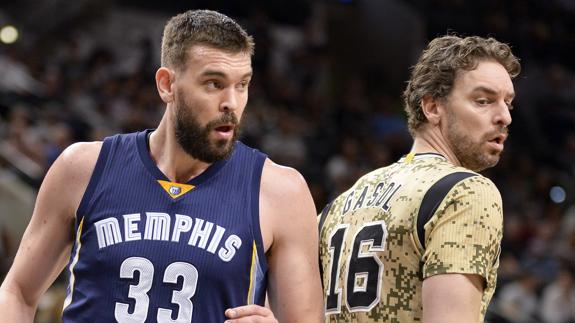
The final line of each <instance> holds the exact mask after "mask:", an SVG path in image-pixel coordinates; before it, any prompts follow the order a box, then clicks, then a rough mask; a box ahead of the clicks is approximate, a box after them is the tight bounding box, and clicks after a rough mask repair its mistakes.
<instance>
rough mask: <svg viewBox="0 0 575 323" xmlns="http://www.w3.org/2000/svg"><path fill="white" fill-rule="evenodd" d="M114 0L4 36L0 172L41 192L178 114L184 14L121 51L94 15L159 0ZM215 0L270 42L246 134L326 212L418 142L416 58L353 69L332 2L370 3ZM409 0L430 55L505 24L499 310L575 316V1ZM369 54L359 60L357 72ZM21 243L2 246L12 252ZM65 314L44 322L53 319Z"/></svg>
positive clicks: (262, 43) (259, 62)
mask: <svg viewBox="0 0 575 323" xmlns="http://www.w3.org/2000/svg"><path fill="white" fill-rule="evenodd" d="M85 2H87V1H85ZM399 2H401V1H399ZM105 3H107V5H106V7H105V9H107V11H106V10H104V11H101V12H100V13H98V14H91V15H90V14H89V13H86V12H81V13H82V15H81V19H80V18H78V17H76V18H75V19H68V20H64V21H62V22H61V24H60V25H58V26H56V27H54V28H53V29H51V30H50V31H49V32H46V31H43V30H27V32H29V33H31V34H33V37H34V41H33V42H29V43H24V44H20V45H19V44H18V43H17V44H15V45H0V169H1V170H2V171H3V172H10V173H13V174H16V175H17V176H18V177H19V178H20V179H21V180H22V181H24V182H25V183H27V185H28V186H30V187H32V188H34V189H37V188H38V185H39V183H40V182H41V180H42V178H43V176H44V174H45V172H46V170H47V169H48V167H49V166H50V164H51V163H52V162H53V161H54V160H55V159H56V158H57V157H58V155H59V154H60V153H61V152H62V151H63V149H65V148H66V147H67V146H68V145H70V144H71V143H73V142H76V141H90V140H101V139H102V138H103V137H105V136H107V135H111V134H114V133H117V132H131V131H137V130H141V129H146V128H153V127H154V126H155V125H156V124H157V123H158V121H159V117H160V116H161V114H162V113H163V109H164V107H163V104H162V102H161V101H160V99H159V97H158V95H157V91H156V88H155V83H154V73H155V69H156V68H157V67H158V65H159V59H158V54H159V48H158V42H159V39H160V38H161V30H162V28H163V25H162V24H163V22H165V20H166V18H167V17H169V16H171V15H173V14H174V13H175V11H174V12H169V11H165V12H163V13H162V14H158V17H157V19H155V20H154V21H157V24H158V25H157V26H156V27H155V28H153V29H151V30H156V31H157V30H159V32H158V33H152V34H149V35H144V36H141V35H140V36H139V37H137V38H135V39H123V38H122V37H123V35H130V33H129V32H128V31H125V30H123V31H118V33H120V34H123V35H119V36H118V35H117V38H118V39H119V41H121V42H126V43H125V44H123V46H124V47H126V45H128V47H130V50H129V51H128V52H127V53H129V56H121V55H120V54H119V52H118V47H121V46H122V44H115V43H114V44H110V42H106V41H98V39H100V38H99V36H102V35H101V30H102V29H104V28H95V26H98V24H102V23H103V21H105V19H107V18H106V13H107V12H108V13H109V12H111V11H118V10H125V11H128V12H129V14H130V15H137V14H141V15H143V16H146V17H149V16H150V11H152V10H151V9H148V11H146V10H145V9H139V10H134V9H133V7H129V6H127V7H121V6H119V5H118V6H115V5H114V6H112V5H110V4H109V3H110V1H108V2H105ZM127 3H130V1H127ZM199 3H202V2H201V1H199ZM215 3H217V4H218V6H216V8H214V9H219V10H222V11H223V12H224V13H226V14H229V15H231V16H233V17H235V18H237V19H238V20H239V21H240V23H241V24H242V25H244V26H245V27H247V29H248V31H249V32H250V33H251V34H252V35H253V36H254V38H255V41H256V54H255V57H254V61H253V66H254V77H253V83H252V85H251V87H250V101H249V103H248V108H247V112H246V117H245V120H244V125H243V130H242V131H243V132H242V133H243V135H242V138H243V139H242V140H243V141H244V142H246V143H247V144H248V145H251V146H254V147H257V148H259V149H261V150H263V151H264V152H265V153H267V154H268V155H269V156H270V158H272V159H273V160H274V161H276V162H278V163H281V164H285V165H289V166H292V167H295V168H297V169H298V170H299V171H300V172H302V174H303V175H304V177H305V178H306V180H307V181H308V184H309V186H310V188H311V190H312V194H313V196H314V199H315V202H316V206H317V208H318V210H321V208H323V206H324V205H325V204H326V202H328V201H329V200H330V199H331V198H333V197H335V196H336V195H337V194H339V193H341V192H342V191H343V190H344V189H346V188H347V187H349V186H350V185H351V184H352V183H353V182H354V181H355V180H356V179H357V178H358V177H359V176H361V175H363V174H365V173H366V172H367V171H369V170H371V169H374V168H377V167H381V166H385V165H387V164H390V163H392V162H393V161H395V160H396V159H398V158H399V157H400V156H401V155H402V154H404V153H406V152H407V151H408V150H409V149H410V145H411V138H410V136H409V133H408V132H407V128H406V125H405V116H404V113H403V108H402V104H403V103H402V98H401V91H402V89H403V87H404V85H405V83H404V82H405V81H406V80H407V77H408V72H409V71H408V70H406V71H405V72H404V74H403V75H402V77H403V79H401V80H399V81H396V80H389V79H386V78H385V77H374V76H373V71H370V70H369V69H358V70H357V71H356V72H353V73H346V74H342V73H338V69H341V68H344V66H342V61H341V57H337V53H336V52H335V51H334V50H333V46H332V45H331V42H332V41H334V40H333V39H332V38H331V37H333V33H332V32H330V28H332V23H333V21H337V20H338V19H339V18H340V17H337V16H336V17H334V16H333V15H338V14H341V13H342V12H346V11H354V10H357V11H358V10H359V8H361V6H367V5H368V4H369V3H370V1H367V0H364V1H359V0H357V1H339V2H335V1H333V3H332V1H316V2H307V1H284V2H282V3H283V4H286V5H287V4H289V5H288V8H286V9H285V10H278V9H277V8H275V7H273V6H271V5H267V4H266V2H265V1H246V3H247V5H246V6H245V7H241V6H240V5H238V4H233V5H227V6H226V5H224V4H222V3H223V2H218V1H216V2H215ZM401 5H402V6H404V7H405V8H407V10H409V11H410V12H411V13H412V14H413V15H414V16H415V17H417V18H418V19H419V20H420V21H421V27H422V34H423V37H422V42H421V43H418V44H413V48H414V49H413V50H414V51H415V52H416V53H417V52H418V51H419V50H420V49H421V48H422V47H423V46H424V45H425V42H426V41H427V40H429V39H431V38H433V37H435V36H438V35H443V34H445V33H447V32H455V33H457V34H461V35H472V34H477V35H482V36H494V37H496V38H498V39H499V40H502V41H506V42H508V43H509V44H511V46H512V47H513V49H514V51H515V53H516V55H517V56H519V57H520V58H521V60H522V65H523V73H522V74H521V75H520V76H519V78H518V79H517V80H516V81H515V90H516V93H517V97H516V100H515V103H514V106H515V109H514V111H513V112H512V116H513V118H514V120H513V124H512V125H511V128H510V133H511V136H510V139H509V140H508V144H507V145H506V149H507V151H506V153H505V155H504V158H503V159H502V160H501V162H500V164H499V165H498V166H496V167H495V168H493V169H490V170H488V171H486V172H485V175H486V176H488V177H489V178H491V179H492V180H493V181H494V182H495V183H496V184H497V186H498V187H499V188H500V191H501V193H502V196H503V202H504V217H505V224H504V237H503V248H502V253H501V259H500V271H499V283H498V284H499V285H498V289H497V292H496V295H495V298H494V301H493V302H492V305H491V307H490V311H489V313H490V314H489V315H488V317H487V320H488V321H489V322H492V323H497V322H521V323H523V322H526V323H529V322H549V323H568V322H575V61H573V60H572V59H571V57H570V56H571V54H572V53H573V52H574V51H575V2H573V1H569V0H549V1H536V0H510V1H497V0H486V1H473V2H471V1H463V0H426V1H403V2H401ZM207 7H209V6H207ZM88 8H91V7H88ZM274 8H275V9H274ZM100 9H102V8H100ZM178 9H181V8H178ZM1 10H2V8H1V7H0V12H1ZM8 12H9V11H8ZM102 12H103V13H102ZM4 14H6V12H5V13H4ZM344 15H345V14H344ZM0 17H1V16H0ZM393 32H394V33H401V32H402V31H401V30H400V28H398V30H394V31H393ZM23 36H25V35H24V34H23ZM382 42H385V40H382ZM387 46H394V44H393V43H389V44H387ZM356 50H357V51H369V50H370V49H369V48H358V49H356ZM408 59H411V61H410V62H408V63H409V64H413V63H414V59H415V58H413V59H412V58H409V57H408ZM381 60H386V58H385V57H382V58H381ZM354 63H356V62H354V61H353V60H351V61H347V62H345V63H344V64H347V69H349V67H350V66H351V67H353V66H354ZM389 63H390V64H394V62H389ZM378 71H379V70H378ZM381 72H382V73H384V74H385V69H384V70H383V71H381ZM392 81H393V82H392ZM2 209H4V205H2V207H0V214H1V212H2ZM3 218H4V219H6V216H5V215H4V217H3ZM1 224H2V223H0V231H1V229H2V225H1ZM12 239H13V240H16V241H17V237H12ZM0 246H2V244H0ZM11 249H12V250H8V249H6V250H4V251H5V252H4V253H3V254H1V256H2V257H3V258H6V259H10V258H9V257H10V256H11V254H13V252H14V250H13V249H14V248H11ZM8 261H9V260H8ZM0 268H2V269H4V267H0ZM63 281H65V280H64V279H62V280H61V282H63ZM58 286H59V287H58ZM64 288H65V287H62V285H56V288H54V289H52V290H51V291H50V293H49V294H48V295H47V296H46V298H45V299H44V303H43V304H41V306H40V308H44V309H51V308H53V306H52V305H53V304H57V303H58V300H59V299H61V296H62V295H63V293H64V292H63V290H64ZM51 311H53V310H50V311H48V312H46V313H44V314H40V315H39V316H38V318H37V321H38V322H52V320H53V318H52V317H53V315H52V314H53V313H52V312H51Z"/></svg>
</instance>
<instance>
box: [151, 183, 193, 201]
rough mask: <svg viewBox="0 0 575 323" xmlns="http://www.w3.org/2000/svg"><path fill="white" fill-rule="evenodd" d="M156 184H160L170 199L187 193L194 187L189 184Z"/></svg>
mask: <svg viewBox="0 0 575 323" xmlns="http://www.w3.org/2000/svg"><path fill="white" fill-rule="evenodd" d="M158 184H160V186H162V188H163V189H164V191H166V193H168V195H170V197H171V198H173V199H176V198H178V197H180V196H182V195H184V194H186V193H188V192H189V191H191V190H192V189H193V188H194V187H195V186H194V185H190V184H180V183H172V182H168V181H162V180H158Z"/></svg>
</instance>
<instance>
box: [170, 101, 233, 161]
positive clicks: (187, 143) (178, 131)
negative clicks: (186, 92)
mask: <svg viewBox="0 0 575 323" xmlns="http://www.w3.org/2000/svg"><path fill="white" fill-rule="evenodd" d="M178 92H179V93H178V94H179V95H178V99H177V105H176V107H175V108H176V120H175V121H174V126H175V127H174V128H175V135H176V140H177V141H178V144H179V145H180V146H181V147H182V149H183V150H184V151H185V152H186V153H188V155H190V156H192V157H193V158H195V159H198V160H201V161H203V162H206V163H213V162H216V161H218V160H222V159H226V158H228V157H229V156H230V155H231V154H232V152H233V150H234V144H235V142H236V140H237V138H238V136H239V132H240V124H239V122H238V118H237V117H236V115H235V114H234V113H233V112H226V113H224V114H223V115H222V116H221V117H220V118H218V119H216V120H212V121H210V122H208V124H206V125H205V126H202V125H201V124H200V123H199V122H198V120H197V117H196V115H195V114H194V112H193V107H191V106H189V105H188V104H187V103H186V102H185V98H184V96H183V91H178ZM230 123H231V124H233V125H234V126H235V127H234V130H233V131H234V133H233V135H232V138H231V139H230V140H226V139H220V140H211V139H210V134H211V133H212V131H213V130H214V129H215V128H217V127H219V126H221V125H223V124H230Z"/></svg>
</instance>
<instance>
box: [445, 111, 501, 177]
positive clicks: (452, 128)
mask: <svg viewBox="0 0 575 323" xmlns="http://www.w3.org/2000/svg"><path fill="white" fill-rule="evenodd" d="M460 124H461V121H459V120H457V118H456V117H455V116H454V115H453V114H450V115H449V116H448V126H447V139H448V141H449V143H450V144H451V147H452V149H453V153H454V154H455V156H456V157H457V159H458V160H459V162H460V163H461V166H463V167H465V168H467V169H470V170H473V171H476V172H480V171H482V170H484V169H487V168H490V167H493V166H495V165H497V162H499V158H500V157H501V154H502V153H503V151H500V152H496V153H490V152H489V151H488V150H485V148H484V147H483V145H484V143H485V142H487V140H488V138H492V137H495V136H496V135H498V134H501V133H507V128H502V129H500V130H499V131H496V132H490V133H488V134H486V135H485V136H483V137H482V138H481V139H480V141H479V142H474V141H473V139H472V138H471V137H470V136H468V135H467V134H466V131H465V129H462V128H461V127H460V126H459V125H460Z"/></svg>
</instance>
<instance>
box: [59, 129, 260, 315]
mask: <svg viewBox="0 0 575 323" xmlns="http://www.w3.org/2000/svg"><path fill="white" fill-rule="evenodd" d="M149 132H150V131H149V130H148V131H144V132H139V133H133V134H127V135H116V136H113V137H109V138H106V139H105V140H104V142H103V145H102V149H101V152H100V154H99V157H98V160H97V163H96V166H95V169H94V172H93V174H92V177H91V179H90V182H89V184H88V187H87V189H86V192H85V194H84V197H83V199H82V201H81V203H80V206H79V209H78V212H77V214H76V217H77V218H76V237H75V244H74V246H73V249H72V254H71V259H70V263H69V270H70V284H69V288H68V295H67V298H66V301H65V303H64V312H63V321H64V322H66V323H68V322H70V323H71V322H178V323H183V322H188V323H189V322H193V323H207V322H224V320H225V315H224V311H225V310H226V309H228V308H231V307H236V306H240V305H246V304H252V303H255V304H260V305H262V304H263V302H264V297H265V289H266V282H267V264H266V260H265V254H264V250H263V243H262V236H261V232H260V225H259V189H260V179H261V173H262V168H263V164H264V161H265V158H266V156H265V155H264V154H262V153H260V152H258V151H257V150H255V149H251V148H248V147H247V146H245V145H243V144H242V143H240V142H236V143H235V149H234V151H233V153H232V155H231V156H230V157H229V158H228V159H226V160H221V161H218V162H215V163H213V164H212V165H210V167H209V168H208V169H206V170H205V171H204V172H203V173H202V174H201V175H199V176H197V177H195V178H193V179H192V180H191V181H190V182H189V183H186V184H178V183H171V182H170V181H169V179H167V177H166V176H165V175H164V174H163V173H162V172H161V171H160V170H159V169H158V168H157V167H156V164H155V163H154V161H153V160H152V159H151V157H150V153H149V151H148V144H147V134H148V133H149Z"/></svg>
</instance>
